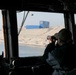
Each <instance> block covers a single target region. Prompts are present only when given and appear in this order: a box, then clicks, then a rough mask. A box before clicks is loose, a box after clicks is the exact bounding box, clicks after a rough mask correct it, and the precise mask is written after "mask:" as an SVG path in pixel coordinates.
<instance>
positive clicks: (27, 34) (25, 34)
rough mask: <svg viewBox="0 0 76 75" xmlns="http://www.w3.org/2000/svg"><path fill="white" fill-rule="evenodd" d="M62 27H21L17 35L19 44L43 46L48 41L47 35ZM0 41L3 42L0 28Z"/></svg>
mask: <svg viewBox="0 0 76 75" xmlns="http://www.w3.org/2000/svg"><path fill="white" fill-rule="evenodd" d="M62 28H64V27H63V26H57V27H51V28H41V29H26V28H24V27H23V28H22V30H21V32H20V34H19V36H18V40H19V44H20V45H31V46H40V47H44V46H46V45H47V44H48V43H49V41H48V40H47V36H48V35H50V36H52V35H54V34H55V33H57V32H58V31H59V30H60V29H62ZM2 42H4V36H3V31H2V30H0V43H2Z"/></svg>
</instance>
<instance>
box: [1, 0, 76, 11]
mask: <svg viewBox="0 0 76 75" xmlns="http://www.w3.org/2000/svg"><path fill="white" fill-rule="evenodd" d="M0 9H12V10H30V11H31V10H32V11H53V12H54V11H55V12H65V11H70V12H76V0H40V1H39V0H7V1H5V0H2V1H1V5H0Z"/></svg>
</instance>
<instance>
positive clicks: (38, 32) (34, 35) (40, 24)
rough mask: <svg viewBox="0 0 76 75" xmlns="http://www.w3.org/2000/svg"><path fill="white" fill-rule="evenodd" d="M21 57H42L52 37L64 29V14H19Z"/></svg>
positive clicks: (25, 12) (27, 12)
mask: <svg viewBox="0 0 76 75" xmlns="http://www.w3.org/2000/svg"><path fill="white" fill-rule="evenodd" d="M17 24H18V40H19V57H30V56H42V55H43V53H44V50H45V48H46V46H47V44H48V43H49V40H47V36H48V35H49V36H51V35H53V34H54V33H56V32H58V31H59V30H60V29H61V28H63V27H64V15H63V14H62V13H49V12H37V11H21V12H17Z"/></svg>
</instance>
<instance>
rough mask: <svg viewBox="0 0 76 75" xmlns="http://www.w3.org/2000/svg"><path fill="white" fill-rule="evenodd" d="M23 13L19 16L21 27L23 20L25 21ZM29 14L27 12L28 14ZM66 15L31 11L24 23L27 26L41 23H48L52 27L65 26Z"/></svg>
mask: <svg viewBox="0 0 76 75" xmlns="http://www.w3.org/2000/svg"><path fill="white" fill-rule="evenodd" d="M23 13H24V12H20V13H18V14H17V21H18V22H17V23H18V25H19V26H20V25H21V22H22V19H23ZM26 13H27V12H26ZM63 17H64V15H63V14H62V13H60V14H59V13H49V12H33V11H30V12H29V14H28V16H27V18H26V21H25V23H24V26H25V25H39V23H40V21H48V22H49V24H50V26H57V25H62V26H63V25H64V18H63Z"/></svg>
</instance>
